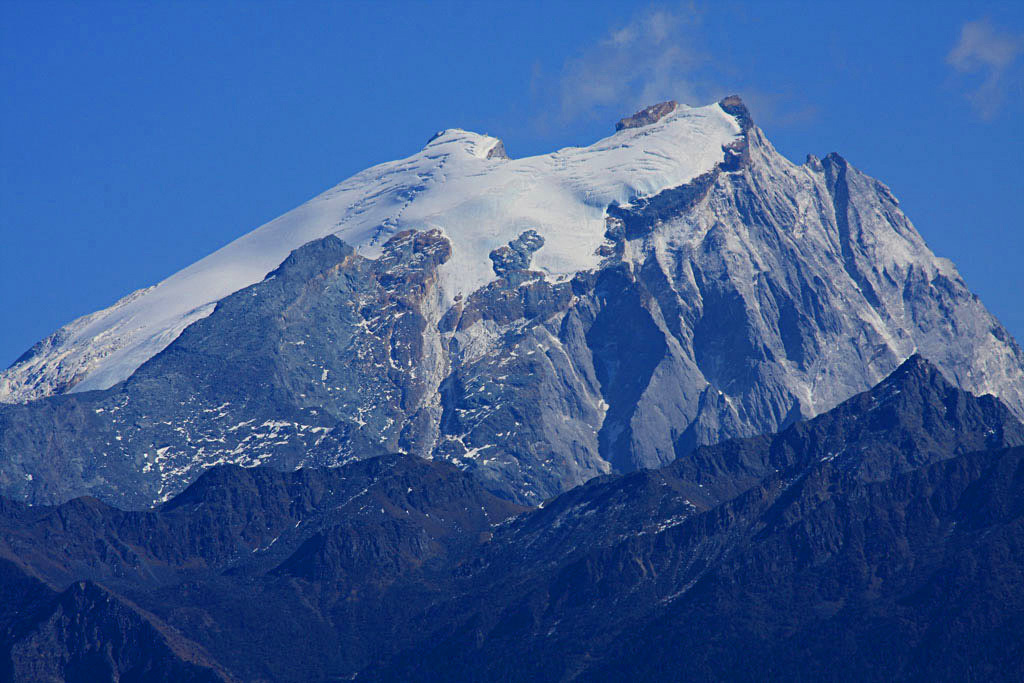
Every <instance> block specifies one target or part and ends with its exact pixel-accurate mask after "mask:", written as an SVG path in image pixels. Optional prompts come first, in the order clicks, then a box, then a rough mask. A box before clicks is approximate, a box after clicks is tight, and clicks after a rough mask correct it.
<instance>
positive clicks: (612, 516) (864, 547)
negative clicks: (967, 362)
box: [0, 356, 1024, 681]
mask: <svg viewBox="0 0 1024 683" xmlns="http://www.w3.org/2000/svg"><path fill="white" fill-rule="evenodd" d="M1021 444H1024V425H1022V424H1021V423H1020V422H1019V421H1017V420H1016V419H1015V418H1014V417H1013V416H1012V415H1011V414H1010V412H1009V411H1008V410H1007V408H1006V407H1005V406H1004V405H1003V404H1001V403H1000V402H999V401H998V400H996V399H994V398H992V397H990V396H986V397H975V396H972V395H970V394H967V393H965V392H963V391H961V390H959V389H957V388H956V387H955V386H953V385H952V384H950V383H949V382H947V381H946V380H945V379H944V377H943V376H942V374H941V373H940V372H939V371H938V370H936V369H935V368H934V367H932V366H931V365H930V364H928V363H927V362H926V361H924V360H923V359H922V358H921V357H920V356H914V357H912V358H911V359H909V360H908V361H907V362H905V363H904V364H903V365H902V366H901V367H900V368H898V369H897V370H896V371H895V372H894V373H893V374H892V375H890V376H889V377H888V378H886V379H885V380H884V381H883V382H882V383H880V384H879V385H878V386H876V387H874V388H873V389H871V390H870V391H868V392H865V393H862V394H858V395H856V396H854V397H852V398H851V399H849V400H848V401H845V402H844V403H842V404H841V405H839V406H838V407H836V408H835V409H833V410H831V411H829V412H827V413H825V414H823V415H820V416H818V417H816V418H814V419H812V420H809V421H805V422H800V423H797V424H794V425H791V426H790V427H788V428H787V429H785V430H783V431H782V432H780V433H778V434H775V435H766V436H759V437H755V438H749V439H737V440H732V441H728V442H725V443H721V444H717V445H713V446H705V447H701V448H698V449H696V450H695V451H694V452H693V453H692V454H691V456H690V457H688V458H684V459H680V460H679V461H677V462H675V463H673V464H672V465H670V466H668V467H664V468H661V469H658V470H641V471H638V472H633V473H630V474H626V475H613V476H608V477H601V478H597V479H594V480H593V481H590V482H588V483H587V484H585V485H583V486H580V487H577V488H575V489H573V490H572V491H569V492H567V493H565V494H563V495H561V496H559V497H557V498H555V499H553V500H549V501H548V502H547V503H546V504H545V505H544V506H543V507H541V508H536V509H524V508H521V507H518V506H515V505H513V504H511V503H508V502H507V501H503V500H501V499H499V498H497V497H495V496H493V495H491V494H490V493H488V492H487V491H485V490H484V489H483V488H482V487H481V486H480V484H479V483H478V482H476V481H475V479H474V478H473V477H471V476H470V475H468V474H467V473H465V472H461V471H459V470H458V469H457V468H455V467H454V466H452V465H451V464H449V463H445V462H442V461H440V460H436V459H435V460H434V461H426V460H422V459H420V458H416V457H412V456H403V455H393V456H382V457H379V458H371V459H367V460H362V461H358V462H353V463H349V464H348V465H345V466H343V467H340V468H335V469H326V470H325V469H303V470H298V471H295V472H280V471H276V470H273V469H270V468H265V467H258V468H240V467H235V466H217V467H214V468H212V469H211V470H210V471H208V472H206V473H205V474H204V475H202V476H201V477H200V478H199V479H198V480H197V481H196V482H195V483H194V484H193V485H192V486H190V487H189V488H188V489H186V490H185V491H184V492H183V493H181V494H180V495H178V496H176V497H175V498H173V499H171V500H170V501H168V502H167V503H165V504H164V505H162V506H159V507H157V508H155V509H152V510H146V511H136V512H125V511H121V510H117V509H114V508H111V507H109V506H107V505H105V504H103V503H101V502H100V501H97V500H95V499H79V500H75V501H71V502H68V503H65V504H63V505H60V506H57V507H46V506H27V505H25V504H23V503H20V502H16V501H10V500H4V499H0V579H2V580H0V590H2V591H3V594H2V595H0V597H3V598H4V600H2V601H0V653H3V654H4V655H5V656H6V657H7V659H6V660H4V664H3V665H4V666H5V667H6V669H4V670H3V671H4V673H10V672H16V674H15V675H9V676H8V677H9V678H11V679H13V680H40V679H45V678H46V677H47V676H49V677H51V678H57V679H60V678H61V676H60V673H59V672H60V671H61V670H62V669H61V667H62V666H63V667H64V668H63V671H64V672H65V674H64V678H66V679H67V680H74V676H72V675H69V674H68V673H67V672H77V673H80V674H81V676H82V678H83V679H87V680H91V681H103V680H133V679H132V675H131V674H133V673H134V674H135V675H137V676H138V678H141V679H143V680H221V679H224V678H226V679H231V678H232V677H234V678H237V679H239V680H274V681H308V680H351V679H355V680H382V681H410V680H424V681H433V680H510V681H564V680H609V679H615V680H618V679H622V680H632V679H634V678H636V677H640V678H642V679H643V680H679V676H680V671H685V672H686V677H687V678H688V679H692V680H736V679H753V678H757V679H759V680H760V679H768V680H793V679H794V678H801V677H806V676H810V677H813V678H828V679H830V680H864V679H867V680H878V681H888V680H921V679H929V680H931V679H950V678H953V679H960V678H970V677H971V676H984V677H985V678H986V679H991V680H1007V681H1009V680H1020V677H1021V675H1022V674H1024V659H1022V658H1021V656H1020V650H1019V643H1018V642H1017V641H1018V638H1017V634H1018V633H1019V628H1020V624H1021V623H1022V619H1024V579H1022V577H1024V544H1022V543H1021V539H1022V538H1024V533H1022V532H1024V478H1022V476H1021V472H1024V447H1022V446H1021ZM65 587H66V588H65ZM129 645H130V647H128V646H129ZM127 653H130V654H131V657H126V654H127ZM65 663H74V666H75V667H78V668H68V666H67V665H66V664H65ZM86 664H88V666H90V667H96V668H85V667H86ZM53 672H58V673H57V674H54V673H53ZM87 674H88V675H87ZM136 680H137V679H136Z"/></svg>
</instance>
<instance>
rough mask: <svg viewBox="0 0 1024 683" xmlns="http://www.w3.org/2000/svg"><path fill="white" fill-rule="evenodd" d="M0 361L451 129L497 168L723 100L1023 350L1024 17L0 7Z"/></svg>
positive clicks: (1016, 8) (935, 5)
mask: <svg viewBox="0 0 1024 683" xmlns="http://www.w3.org/2000/svg"><path fill="white" fill-rule="evenodd" d="M0 88H2V91H0V93H2V97H0V102H2V103H0V160H2V163H0V254H2V267H0V303H2V306H3V321H2V323H0V366H6V365H7V364H9V363H10V362H12V361H13V360H14V359H15V358H16V357H17V356H18V355H20V354H21V353H22V352H23V351H24V350H26V349H27V348H28V347H29V346H31V344H33V343H34V342H35V341H37V340H38V339H40V338H42V337H43V336H45V335H46V334H48V333H49V332H51V331H53V330H54V329H56V328H57V327H58V326H60V325H61V324H63V323H66V322H68V321H70V320H72V319H73V318H75V317H77V316H79V315H82V314H85V313H89V312H91V311H94V310H97V309H99V308H103V307H106V306H108V305H110V304H111V303H113V302H114V301H115V300H117V299H118V298H120V297H121V296H123V295H125V294H127V293H129V292H131V291H133V290H135V289H138V288H140V287H144V286H147V285H150V284H154V283H156V282H158V281H159V280H161V279H163V278H164V277H166V276H168V275H170V274H171V273H173V272H175V271H177V270H179V269H180V268H182V267H184V266H186V265H188V264H189V263H191V262H193V261H195V260H197V259H198V258H201V257H202V256H204V255H206V254H207V253H209V252H211V251H213V250H215V249H216V248H218V247H220V246H222V245H223V244H226V243H227V242H229V241H231V240H232V239H234V238H235V237H238V236H239V235H241V234H244V233H245V232H247V231H249V230H251V229H253V228H255V227H257V226H259V225H260V224H262V223H264V222H266V221H267V220H269V219H272V218H274V217H276V216H278V215H279V214H281V213H283V212H285V211H287V210H288V209H290V208H292V207H294V206H296V205H297V204H299V203H301V202H303V201H305V200H306V199H308V198H310V197H312V196H313V195H315V194H317V193H319V192H320V191H322V190H324V189H326V188H327V187H330V186H331V185H334V184H336V183H337V182H339V181H340V180H342V179H344V178H346V177H347V176H349V175H351V174H352V173H354V172H356V171H359V170H361V169H363V168H365V167H367V166H369V165H372V164H374V163H377V162H381V161H386V160H389V159H393V158H399V157H403V156H407V155H409V154H411V153H413V152H415V151H416V150H418V149H419V148H420V147H421V146H422V145H423V144H424V143H425V142H426V140H427V139H428V138H429V137H430V135H431V134H432V133H433V132H434V131H436V130H438V129H442V128H449V127H462V128H467V129H471V130H476V131H479V132H486V133H490V134H493V135H497V136H498V137H501V138H503V139H504V141H505V144H506V147H507V148H508V150H509V152H510V153H511V154H512V155H513V156H524V155H529V154H537V153H543V152H547V151H551V150H553V149H557V148H558V147H562V146H566V145H570V144H587V143H589V142H592V141H593V140H596V139H598V138H600V137H603V136H605V135H607V134H609V133H610V132H611V131H612V126H613V124H614V122H615V121H616V120H617V119H618V118H619V117H620V116H622V115H625V114H628V113H631V112H632V111H634V110H635V109H637V108H638V107H640V106H641V105H644V104H648V103H651V102H653V101H655V100H661V99H667V98H670V97H672V98H675V99H679V100H681V101H685V102H690V103H698V104H703V103H706V102H710V101H713V100H715V99H718V98H719V97H721V96H722V95H724V94H728V93H733V92H735V93H739V94H740V95H742V96H743V97H744V99H745V100H746V101H747V103H748V105H749V106H750V108H751V109H752V111H753V115H754V118H755V120H756V121H757V123H758V124H759V125H761V127H762V128H764V129H765V130H766V132H767V133H768V136H769V137H770V139H771V140H772V141H773V142H774V143H775V145H776V146H777V147H778V148H779V149H780V151H782V152H783V153H784V154H786V155H787V156H789V157H790V158H791V159H794V160H796V161H802V160H803V159H804V156H805V155H806V154H807V153H808V152H812V153H815V154H817V155H819V156H823V155H824V154H827V153H828V152H831V151H837V152H839V153H841V154H842V155H843V156H845V157H846V158H847V159H848V160H850V161H851V163H853V164H854V165H856V166H858V167H859V168H861V169H863V170H865V171H866V172H868V173H870V174H872V175H874V176H876V177H878V178H879V179H881V180H883V181H884V182H885V183H886V184H888V185H889V186H890V187H892V189H893V190H894V192H895V194H896V195H897V196H898V197H899V198H900V199H901V201H902V204H903V208H904V210H905V211H906V212H907V213H908V215H909V216H910V217H911V219H912V220H913V221H914V223H915V224H916V225H917V227H918V229H919V230H920V232H921V233H922V234H923V235H924V237H925V239H926V240H927V241H928V243H929V244H930V245H931V247H932V249H933V250H934V251H936V253H938V254H939V255H942V256H948V257H950V258H952V259H953V260H954V261H955V262H956V263H957V265H958V266H959V268H960V271H961V273H962V274H963V275H964V277H965V279H966V280H967V283H968V285H970V286H971V287H972V289H974V291H975V292H976V293H978V294H979V295H980V296H981V298H982V300H983V301H985V303H986V304H987V305H988V307H989V308H990V310H992V311H993V312H994V313H995V314H996V315H997V316H998V317H999V318H1000V319H1001V320H1002V321H1003V322H1004V324H1006V325H1007V327H1008V328H1009V329H1010V331H1011V332H1012V333H1013V334H1014V335H1015V336H1016V337H1017V338H1018V340H1020V339H1024V296H1022V294H1024V268H1022V267H1021V265H1022V260H1024V259H1022V257H1024V219H1022V216H1024V133H1022V129H1024V126H1022V124H1024V3H1021V2H1001V3H998V2H997V3H985V2H970V3H967V2H962V3H943V2H929V3H924V2H921V3H917V2H893V1H892V0H889V1H888V2H879V3H871V2H858V3H851V2H835V3H830V2H815V3H784V2H783V3H779V2H773V3H768V2H756V3H754V2H750V3H742V2H723V1H719V2H714V3H711V2H708V3H701V2H695V3H666V4H656V5H651V4H647V3H638V4H635V5H630V4H629V3H626V2H622V1H621V0H619V1H616V2H604V3H602V2H594V3H552V2H516V3H502V4H500V5H499V4H498V3H431V4H427V3H412V2H409V3H397V2H396V3H387V2H378V3H284V2H279V3H261V2H245V3H230V2H219V3H218V2H212V3H199V2H164V3H142V2H138V3H100V2H90V3H77V4H71V3H68V4H63V3H47V2H12V1H11V0H5V1H4V2H2V3H0Z"/></svg>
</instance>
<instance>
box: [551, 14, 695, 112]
mask: <svg viewBox="0 0 1024 683" xmlns="http://www.w3.org/2000/svg"><path fill="white" fill-rule="evenodd" d="M698 23H699V16H698V13H697V12H696V10H694V9H693V8H692V7H690V8H688V9H666V8H651V9H647V10H645V11H644V12H642V13H641V14H639V15H637V16H636V17H634V18H633V20H632V21H630V22H629V23H627V24H625V25H623V26H616V27H613V28H612V29H610V30H609V31H608V33H607V35H606V36H605V37H604V38H603V39H602V40H600V41H599V42H598V43H597V44H595V45H592V46H590V47H589V48H587V49H585V50H583V51H582V52H580V53H579V54H577V55H576V56H575V57H573V58H571V59H569V60H567V61H566V63H565V64H564V65H563V67H562V70H561V72H560V74H559V76H558V78H557V83H556V84H555V87H556V88H557V100H558V103H559V108H560V113H561V116H562V118H563V120H572V119H575V118H577V117H579V116H580V115H582V114H589V113H592V112H593V111H594V110H595V108H599V107H614V108H616V109H617V110H619V111H622V112H623V115H625V114H626V113H632V112H633V111H634V110H636V109H640V108H642V107H644V106H647V105H650V104H654V103H655V102H660V101H663V100H668V99H676V100H680V101H684V102H695V101H697V96H698V95H701V94H704V90H705V88H703V87H701V86H700V85H698V84H697V83H696V81H695V78H694V76H693V74H694V73H695V70H696V67H697V66H698V65H699V64H700V62H701V61H702V57H701V55H700V52H699V50H698V49H697V48H696V47H695V42H696V41H695V33H696V29H697V25H698Z"/></svg>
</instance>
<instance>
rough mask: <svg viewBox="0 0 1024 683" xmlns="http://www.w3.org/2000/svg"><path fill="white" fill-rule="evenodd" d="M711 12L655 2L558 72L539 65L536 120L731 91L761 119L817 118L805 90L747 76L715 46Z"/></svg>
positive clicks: (698, 99) (690, 100)
mask: <svg viewBox="0 0 1024 683" xmlns="http://www.w3.org/2000/svg"><path fill="white" fill-rule="evenodd" d="M705 15H706V12H705V10H703V9H702V5H701V4H700V2H699V0H689V1H684V2H676V3H674V4H670V5H664V4H661V5H649V6H647V7H646V8H644V9H641V10H639V11H638V12H637V13H636V14H634V15H633V16H631V17H629V18H628V19H626V20H624V21H623V23H620V24H616V25H613V26H610V27H609V28H608V30H607V31H606V32H605V33H604V34H603V35H602V36H601V37H600V39H598V40H597V41H596V42H594V43H592V44H590V45H588V46H585V47H583V48H582V49H581V50H579V51H578V52H577V53H576V54H574V55H573V56H571V57H570V58H568V59H566V61H565V62H564V63H563V64H561V65H560V66H559V67H558V68H557V69H556V70H555V71H554V72H551V71H547V70H546V69H545V68H544V67H543V65H541V64H537V65H535V68H534V73H533V78H532V88H533V95H534V98H535V100H536V101H537V102H539V103H541V105H542V113H541V114H540V115H539V116H538V117H537V119H535V123H536V124H537V125H538V126H539V127H540V128H542V129H550V128H551V127H553V126H554V127H561V126H564V125H566V124H569V123H572V122H575V121H578V120H579V119H586V118H596V119H599V120H604V121H607V120H610V119H613V118H614V117H621V116H627V115H629V114H632V113H633V112H635V111H638V110H640V109H642V108H644V107H646V106H649V105H652V104H655V103H657V102H663V101H665V100H670V99H671V100H676V101H679V102H683V103H685V104H692V105H699V104H707V103H709V102H714V101H716V100H719V99H721V98H722V97H724V96H726V95H731V94H739V95H741V96H742V97H743V98H744V100H745V101H747V103H748V104H749V105H751V106H753V107H754V109H753V111H754V116H755V118H756V119H757V120H758V122H759V123H760V124H763V123H765V122H766V121H768V122H771V123H772V124H773V125H777V126H786V125H798V124H801V123H806V122H807V121H809V120H812V119H814V118H815V117H816V116H817V110H816V108H815V107H814V106H813V105H809V104H807V103H801V97H800V96H798V95H794V94H793V93H783V92H767V91H765V90H763V89H762V88H761V87H759V86H758V85H752V84H750V83H749V82H747V80H746V79H747V76H749V70H744V69H742V68H740V67H738V66H736V65H735V64H733V63H732V61H731V59H730V56H729V54H728V52H727V51H725V50H718V49H714V50H713V49H711V47H710V46H709V45H708V42H707V40H705V36H706V34H708V33H709V31H708V27H707V26H705V25H704V24H703V22H704V20H705ZM711 33H714V32H711Z"/></svg>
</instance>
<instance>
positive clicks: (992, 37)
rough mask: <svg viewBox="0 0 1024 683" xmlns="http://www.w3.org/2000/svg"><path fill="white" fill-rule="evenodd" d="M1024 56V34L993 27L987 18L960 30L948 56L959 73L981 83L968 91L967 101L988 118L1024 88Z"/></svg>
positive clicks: (971, 22) (970, 23)
mask: <svg viewBox="0 0 1024 683" xmlns="http://www.w3.org/2000/svg"><path fill="white" fill-rule="evenodd" d="M1022 54H1024V35H1019V34H1016V35H1015V34H1013V33H1010V32H1007V31H1004V30H1002V29H1000V28H998V27H996V26H994V25H993V24H992V23H991V22H990V21H989V20H988V19H980V20H978V21H969V22H967V23H965V24H964V25H963V28H962V29H961V30H960V40H958V41H957V43H956V45H954V46H953V49H952V50H951V51H950V52H949V54H948V55H947V56H946V62H947V63H949V65H950V66H952V67H953V68H954V69H955V70H956V71H958V72H960V73H962V74H967V75H971V76H976V77H979V78H980V79H981V80H980V82H978V83H977V84H976V85H975V86H974V87H972V88H971V89H970V90H969V91H968V92H967V98H968V99H969V100H970V101H971V103H972V104H973V105H974V106H975V107H976V108H977V110H978V112H979V113H980V114H981V115H982V116H983V117H985V118H991V117H992V116H994V115H995V114H996V112H997V111H999V109H1000V107H1001V106H1002V104H1003V101H1004V99H1005V98H1006V96H1007V94H1008V92H1009V91H1010V90H1011V89H1012V88H1017V89H1019V88H1020V86H1021V71H1020V69H1018V68H1017V66H1018V61H1019V58H1020V56H1021V55H1022Z"/></svg>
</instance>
